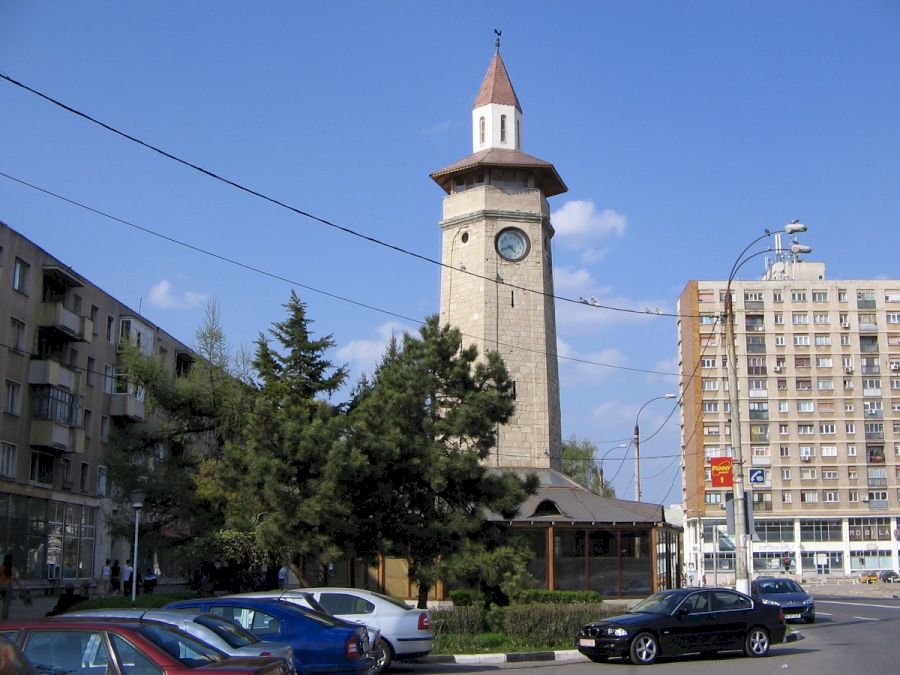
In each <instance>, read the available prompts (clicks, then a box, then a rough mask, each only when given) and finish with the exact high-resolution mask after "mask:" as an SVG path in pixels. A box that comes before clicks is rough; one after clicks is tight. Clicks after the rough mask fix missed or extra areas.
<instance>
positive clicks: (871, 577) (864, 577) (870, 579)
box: [859, 571, 878, 584]
mask: <svg viewBox="0 0 900 675" xmlns="http://www.w3.org/2000/svg"><path fill="white" fill-rule="evenodd" d="M876 581H878V572H875V571H866V572H862V573H861V574H860V575H859V583H861V584H874V583H875V582H876Z"/></svg>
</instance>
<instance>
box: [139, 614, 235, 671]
mask: <svg viewBox="0 0 900 675" xmlns="http://www.w3.org/2000/svg"><path fill="white" fill-rule="evenodd" d="M140 633H141V635H143V636H144V637H145V638H147V639H148V640H150V641H151V642H152V643H154V644H155V645H157V646H159V647H161V648H162V649H164V650H166V652H168V653H169V654H170V655H171V656H173V657H174V658H175V659H177V660H178V662H179V663H181V664H182V665H185V666H187V667H188V668H198V667H200V666H205V665H208V664H210V663H218V662H219V661H222V660H223V659H226V658H227V655H226V654H225V653H224V652H220V651H219V650H218V649H216V648H215V647H212V646H210V645H208V644H206V643H205V642H200V640H197V639H195V638H192V637H191V636H190V635H188V634H187V633H184V632H182V631H180V630H178V629H177V628H173V627H172V626H166V625H163V624H154V623H147V624H144V625H143V626H141V628H140Z"/></svg>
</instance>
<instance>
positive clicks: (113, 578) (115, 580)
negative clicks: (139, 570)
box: [109, 559, 122, 593]
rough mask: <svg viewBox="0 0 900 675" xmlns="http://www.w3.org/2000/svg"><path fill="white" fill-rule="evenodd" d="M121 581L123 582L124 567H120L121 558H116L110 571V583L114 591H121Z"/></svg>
mask: <svg viewBox="0 0 900 675" xmlns="http://www.w3.org/2000/svg"><path fill="white" fill-rule="evenodd" d="M121 583H122V568H121V567H119V560H118V559H116V560H115V561H114V562H113V564H112V567H111V568H110V573H109V585H110V587H111V588H112V592H113V593H118V592H119V587H120V586H121Z"/></svg>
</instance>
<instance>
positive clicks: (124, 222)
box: [0, 171, 677, 377]
mask: <svg viewBox="0 0 900 675" xmlns="http://www.w3.org/2000/svg"><path fill="white" fill-rule="evenodd" d="M0 176H2V177H4V178H7V179H9V180H12V181H14V182H16V183H19V184H20V185H24V186H26V187H29V188H31V189H33V190H37V191H38V192H41V193H43V194H46V195H49V196H51V197H54V198H56V199H59V200H61V201H64V202H66V203H68V204H71V205H73V206H77V207H78V208H81V209H84V210H86V211H90V212H91V213H94V214H96V215H99V216H102V217H104V218H108V219H109V220H112V221H114V222H117V223H121V224H122V225H126V226H128V227H131V228H134V229H136V230H138V231H140V232H143V233H145V234H149V235H151V236H154V237H158V238H159V239H162V240H164V241H167V242H169V243H171V244H176V245H178V246H183V247H184V248H187V249H190V250H191V251H194V252H196V253H200V254H202V255H206V256H209V257H211V258H215V259H216V260H219V261H220V262H225V263H228V264H230V265H235V266H236V267H240V268H242V269H245V270H248V271H250V272H254V273H256V274H261V275H263V276H266V277H269V278H271V279H275V280H277V281H283V282H285V283H287V284H290V285H292V286H297V287H299V288H303V289H306V290H308V291H311V292H313V293H318V294H320V295H323V296H325V297H328V298H331V299H333V300H340V301H341V302H346V303H349V304H351V305H355V306H357V307H362V308H364V309H368V310H371V311H373V312H378V313H380V314H385V315H387V316H391V317H394V318H397V319H403V320H404V321H409V322H410V323H414V324H417V325H420V326H421V325H424V322H423V321H422V320H421V319H414V318H412V317H409V316H406V315H404V314H400V313H398V312H393V311H391V310H387V309H384V308H381V307H377V306H375V305H370V304H368V303H364V302H361V301H359V300H353V299H352V298H348V297H346V296H343V295H338V294H336V293H332V292H330V291H324V290H322V289H320V288H316V287H315V286H310V285H308V284H304V283H301V282H299V281H296V280H294V279H290V278H288V277H285V276H282V275H280V274H276V273H274V272H269V271H267V270H264V269H262V268H260V267H255V266H253V265H249V264H247V263H244V262H241V261H239V260H236V259H234V258H230V257H228V256H225V255H221V254H219V253H215V252H213V251H210V250H208V249H205V248H202V247H200V246H196V245H195V244H190V243H188V242H185V241H182V240H180V239H176V238H175V237H170V236H169V235H165V234H162V233H160V232H157V231H155V230H152V229H150V228H148V227H144V226H142V225H138V224H136V223H133V222H131V221H128V220H125V219H124V218H119V217H117V216H114V215H112V214H109V213H106V212H105V211H101V210H100V209H96V208H94V207H91V206H88V205H86V204H83V203H81V202H78V201H76V200H74V199H70V198H69V197H65V196H63V195H60V194H58V193H56V192H53V191H51V190H48V189H46V188H42V187H40V186H37V185H34V184H33V183H29V182H28V181H25V180H22V179H20V178H16V177H15V176H11V175H9V174H7V173H5V172H3V171H0ZM461 335H463V336H464V337H467V338H469V339H472V340H480V339H481V338H480V337H478V336H475V335H469V334H467V333H461ZM491 343H493V344H496V345H497V346H498V347H506V348H509V349H513V350H519V351H525V352H531V353H534V354H541V355H544V356H548V357H550V358H556V359H561V360H564V361H571V362H573V363H583V364H586V365H592V366H600V367H602V368H612V369H615V370H624V371H628V372H635V373H647V374H650V375H663V376H667V377H677V373H667V372H664V371H659V370H649V369H645V368H631V367H629V366H618V365H614V364H611V363H602V362H600V361H591V360H589V359H581V358H577V357H574V356H562V355H560V354H557V353H556V352H550V351H542V350H539V349H530V348H528V347H521V346H517V345H511V344H507V343H503V342H498V341H495V340H491Z"/></svg>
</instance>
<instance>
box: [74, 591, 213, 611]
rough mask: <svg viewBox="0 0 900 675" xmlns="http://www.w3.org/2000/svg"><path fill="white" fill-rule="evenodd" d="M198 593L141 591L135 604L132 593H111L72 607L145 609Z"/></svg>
mask: <svg viewBox="0 0 900 675" xmlns="http://www.w3.org/2000/svg"><path fill="white" fill-rule="evenodd" d="M196 597H197V593H196V592H194V591H183V592H176V593H141V594H140V595H138V596H137V599H136V601H135V603H134V605H132V604H131V596H130V595H109V596H106V597H105V598H91V599H90V600H85V601H84V602H79V603H78V604H77V605H75V606H74V607H73V608H72V611H75V610H79V609H123V608H125V609H130V608H131V607H132V606H134V607H143V608H145V609H159V608H160V607H164V606H165V605H168V604H169V603H170V602H178V601H179V600H190V599H191V598H196Z"/></svg>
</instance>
